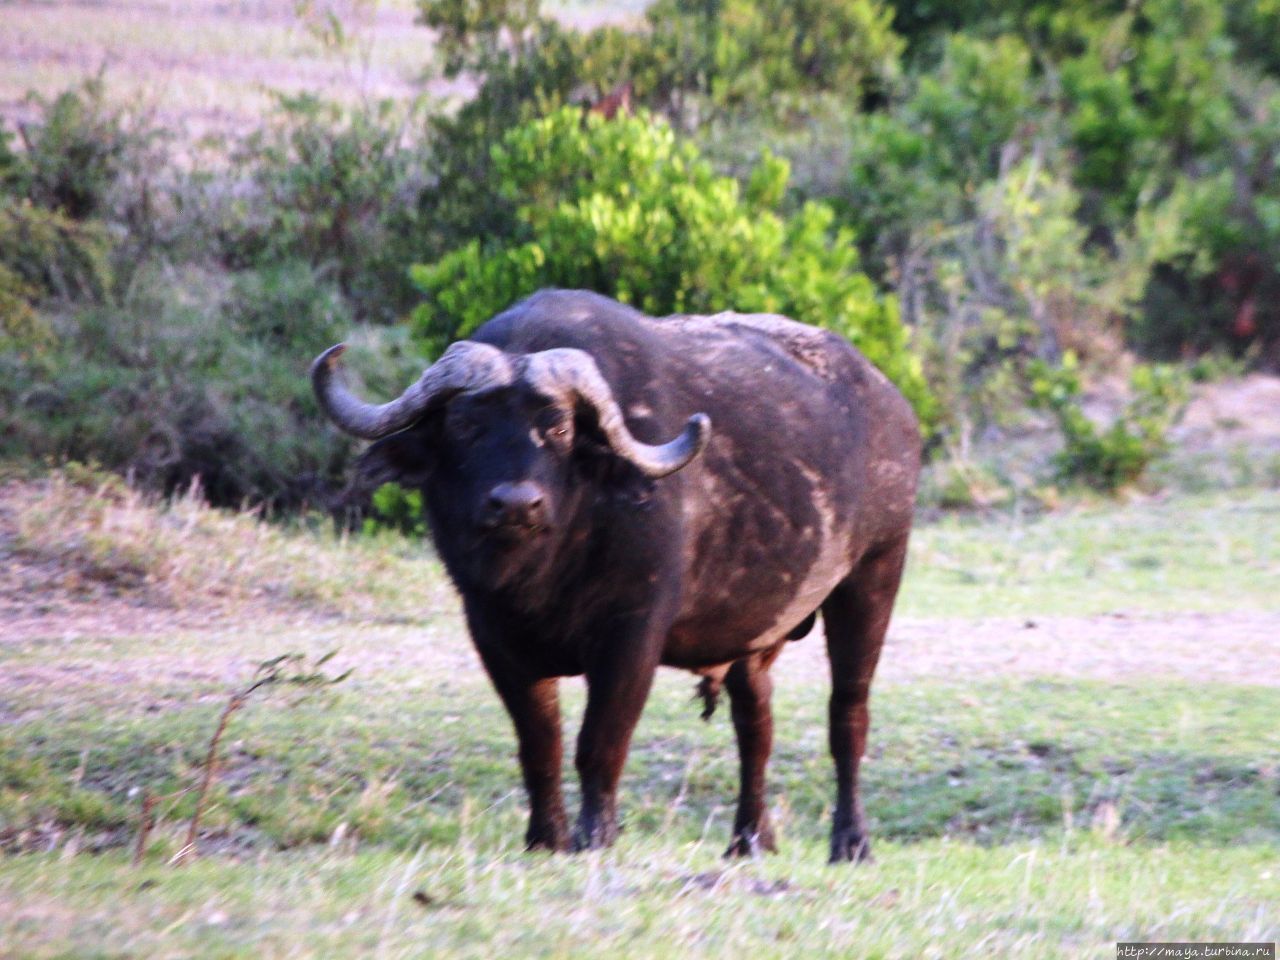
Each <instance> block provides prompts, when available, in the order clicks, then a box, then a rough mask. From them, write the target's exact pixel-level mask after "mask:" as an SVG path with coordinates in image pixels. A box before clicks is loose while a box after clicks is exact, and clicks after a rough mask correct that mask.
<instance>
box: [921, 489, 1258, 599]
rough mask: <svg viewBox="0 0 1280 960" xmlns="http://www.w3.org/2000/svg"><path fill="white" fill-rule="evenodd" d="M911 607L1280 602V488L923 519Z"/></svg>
mask: <svg viewBox="0 0 1280 960" xmlns="http://www.w3.org/2000/svg"><path fill="white" fill-rule="evenodd" d="M898 609H899V611H900V612H901V613H904V614H907V615H909V616H964V617H980V616H1027V615H1031V614H1041V615H1052V614H1074V615H1087V614H1097V613H1110V612H1116V611H1123V612H1142V613H1164V612H1191V611H1203V612H1223V611H1241V610H1258V611H1273V612H1275V611H1280V492H1277V491H1274V490H1265V491H1251V490H1244V491H1237V492H1226V493H1224V492H1215V493H1201V494H1195V495H1191V496H1181V497H1176V498H1171V499H1167V500H1151V501H1147V502H1139V503H1134V504H1132V505H1130V506H1128V507H1118V506H1117V505H1115V504H1111V503H1102V504H1094V505H1088V504H1085V505H1079V506H1073V507H1068V508H1066V509H1064V510H1063V511H1061V512H1058V513H1051V514H1047V515H1043V516H1033V517H1030V518H1025V519H1024V518H1019V517H1018V516H1017V515H1016V514H998V515H996V516H994V517H990V516H988V517H975V516H947V517H944V518H943V519H941V520H939V521H937V522H935V523H932V524H927V525H923V526H921V527H919V528H917V530H916V532H915V534H914V535H913V543H912V553H911V559H910V565H909V569H908V575H907V579H906V582H905V585H904V590H903V595H902V598H901V601H900V604H899V607H898Z"/></svg>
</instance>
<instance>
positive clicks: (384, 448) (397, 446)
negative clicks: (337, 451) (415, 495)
mask: <svg viewBox="0 0 1280 960" xmlns="http://www.w3.org/2000/svg"><path fill="white" fill-rule="evenodd" d="M434 447H435V444H433V443H432V442H431V437H430V436H428V430H427V429H426V428H423V427H420V426H415V427H411V428H410V429H408V430H402V431H400V432H399V433H393V434H391V436H389V437H383V438H382V439H381V440H378V441H377V442H375V443H373V444H372V445H371V446H370V447H369V449H367V450H365V452H364V453H362V454H361V455H360V456H359V458H358V459H357V460H356V480H355V484H356V485H357V486H360V487H363V488H366V489H369V490H375V489H377V488H378V487H380V486H382V485H383V484H384V483H391V482H393V481H394V482H396V483H399V484H401V485H402V486H406V487H412V486H417V485H419V484H420V483H422V482H423V481H425V480H426V478H427V475H428V474H429V473H430V472H431V468H432V465H433V464H434V462H435V457H434Z"/></svg>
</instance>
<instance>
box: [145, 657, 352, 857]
mask: <svg viewBox="0 0 1280 960" xmlns="http://www.w3.org/2000/svg"><path fill="white" fill-rule="evenodd" d="M337 652H338V651H337V650H332V651H330V652H329V653H326V654H325V655H324V656H322V657H320V658H319V659H318V660H316V662H315V664H314V665H313V667H312V669H311V670H309V671H308V670H306V669H305V667H306V659H307V658H306V656H305V655H304V654H301V653H286V654H282V655H281V656H278V657H273V658H272V659H270V660H264V661H263V662H262V663H260V664H258V669H257V670H256V671H255V672H254V675H253V680H252V681H250V682H249V684H248V685H246V686H245V687H243V688H241V689H240V690H236V691H234V692H232V694H231V696H230V698H229V699H228V700H227V705H226V706H225V707H223V709H222V713H221V715H220V716H219V717H218V725H217V727H216V728H215V729H214V731H213V736H212V737H210V738H209V749H208V751H206V753H205V758H204V761H203V763H201V765H200V767H201V776H200V786H199V787H198V788H197V790H196V807H195V810H194V811H193V812H192V814H191V824H190V826H189V827H188V828H187V838H186V841H185V842H184V843H183V845H182V847H181V848H180V849H179V850H178V852H177V853H176V854H174V855H173V859H172V860H170V861H169V862H170V863H173V864H181V863H185V862H186V861H188V860H194V859H195V858H196V857H197V856H198V855H199V847H198V844H199V830H200V816H201V814H203V813H204V805H205V800H206V799H207V798H208V794H209V788H210V786H212V784H213V775H214V771H215V769H216V767H217V765H218V746H219V744H220V743H221V742H222V735H223V734H224V733H226V731H227V724H228V723H229V722H230V721H231V717H232V715H233V714H234V713H235V712H236V711H237V710H239V709H240V708H241V707H243V706H244V705H245V704H246V703H247V702H248V700H249V697H250V696H251V695H252V694H253V693H254V692H255V691H257V690H260V689H262V688H263V687H268V686H278V685H288V686H295V687H310V688H315V687H331V686H333V685H334V684H338V683H341V682H342V681H343V680H345V679H347V677H349V676H351V671H350V670H345V671H343V672H342V673H340V674H337V675H336V676H330V675H328V674H326V673H324V672H323V671H322V670H321V667H323V666H324V665H325V664H326V663H328V662H329V661H330V660H332V659H333V657H334V656H335V655H336V654H337ZM290 667H293V668H295V670H294V672H292V673H290V672H287V671H288V668H290ZM149 829H150V828H149V826H148V824H147V807H146V801H145V800H144V805H143V823H142V826H141V828H140V829H139V837H138V849H137V852H136V854H135V859H134V862H135V863H136V862H138V859H140V858H141V855H142V854H141V851H142V844H143V842H144V841H145V837H146V833H147V832H148V830H149Z"/></svg>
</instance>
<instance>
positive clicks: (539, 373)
mask: <svg viewBox="0 0 1280 960" xmlns="http://www.w3.org/2000/svg"><path fill="white" fill-rule="evenodd" d="M524 364H525V369H524V377H525V379H526V380H527V381H528V382H529V384H530V385H531V386H532V387H534V388H535V389H537V390H539V391H541V392H543V393H546V394H549V395H555V394H557V393H562V392H570V393H573V394H576V395H577V396H578V397H579V398H580V399H581V400H583V401H584V402H585V403H588V404H590V405H591V406H592V407H594V408H595V411H596V417H597V419H598V420H599V423H600V430H601V432H602V433H603V434H604V435H605V437H606V438H607V439H608V441H609V446H610V447H612V448H613V452H614V453H616V454H617V455H618V456H620V457H622V458H623V459H624V460H627V461H630V462H631V463H632V464H633V465H634V466H635V467H636V468H637V469H638V470H639V471H640V472H641V473H643V474H645V476H648V477H653V478H655V479H656V478H658V477H665V476H667V475H668V474H671V473H675V472H676V471H677V470H679V469H680V468H681V467H684V466H685V465H686V464H688V463H689V461H691V460H692V459H693V458H694V457H696V456H697V455H698V454H699V453H701V452H702V448H703V447H705V446H706V445H707V440H709V439H710V437H711V418H710V417H708V416H707V415H706V414H705V413H695V414H694V415H693V416H692V417H690V418H689V422H688V423H687V424H685V428H684V430H683V431H681V433H680V436H678V437H676V438H675V439H674V440H671V441H669V442H668V443H663V444H659V445H657V446H653V445H651V444H647V443H642V442H640V441H639V440H637V439H636V438H635V437H634V436H632V435H631V431H630V430H628V429H627V425H626V422H625V421H624V420H623V418H622V411H621V410H619V409H618V404H617V401H616V400H614V398H613V390H612V389H611V388H610V387H609V384H608V383H607V382H606V381H605V379H604V377H603V376H601V374H600V368H599V367H597V366H596V362H595V360H593V359H592V357H591V354H589V353H586V352H585V351H583V350H574V349H568V348H560V349H555V350H543V351H541V352H539V353H534V354H530V355H529V356H527V357H526V358H525V360H524Z"/></svg>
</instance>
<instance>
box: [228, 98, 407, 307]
mask: <svg viewBox="0 0 1280 960" xmlns="http://www.w3.org/2000/svg"><path fill="white" fill-rule="evenodd" d="M417 113H418V107H417V105H414V104H410V105H407V106H400V105H396V104H393V103H391V102H390V101H385V100H384V101H379V102H377V103H373V104H361V105H357V106H350V107H348V106H342V105H339V104H336V103H332V102H329V101H325V100H321V99H319V98H317V97H315V96H312V95H310V94H302V95H299V96H293V97H290V96H283V95H282V96H280V97H279V100H278V110H277V111H276V113H275V114H274V115H273V116H272V117H271V118H270V119H269V121H268V122H267V123H266V124H264V126H263V127H262V128H261V129H259V130H255V131H253V132H252V133H251V134H250V135H249V136H247V137H246V138H245V140H244V141H243V142H242V143H241V144H240V145H239V146H238V148H237V149H236V151H235V153H234V157H233V161H234V163H235V165H236V168H237V169H238V170H239V171H240V172H241V173H242V174H243V176H244V177H245V178H246V179H247V180H248V181H249V182H250V183H251V184H252V186H251V188H250V189H249V190H247V191H242V192H241V193H239V194H238V195H235V196H233V198H232V199H231V200H230V202H229V204H228V208H227V209H226V210H225V212H224V214H223V217H222V222H221V224H220V230H221V233H222V244H221V245H222V249H223V255H224V257H226V259H227V260H228V262H229V263H230V264H231V265H232V266H237V267H243V266H259V265H270V264H275V263H280V262H287V261H290V260H295V259H299V258H301V259H304V260H306V261H307V262H308V263H310V264H311V265H312V266H314V267H316V268H318V269H321V270H323V271H325V272H329V273H331V274H332V275H333V276H334V278H335V279H336V281H337V284H338V287H339V289H340V290H341V291H342V292H343V294H344V295H345V296H346V297H347V298H348V299H349V300H350V301H351V303H352V304H353V305H354V306H355V307H356V310H357V312H358V313H359V314H361V315H362V316H367V317H371V318H374V319H379V320H389V319H394V318H395V317H396V315H397V312H398V310H399V309H400V308H403V307H404V306H405V305H406V304H407V302H408V299H409V297H410V294H411V288H410V286H409V284H408V280H407V278H406V276H405V272H404V263H405V261H407V260H408V259H409V258H410V257H411V256H412V254H411V253H410V251H411V250H412V249H413V248H414V246H415V243H416V234H417V232H418V228H417V226H416V223H417V220H416V217H415V207H414V198H415V197H416V195H417V194H418V192H419V191H420V190H421V189H422V186H423V178H424V176H425V173H424V171H423V162H424V161H423V157H422V153H421V151H420V150H419V149H418V147H417V145H416V143H415V139H414V137H413V136H411V134H410V131H411V129H412V123H413V121H414V119H415V117H416V115H417Z"/></svg>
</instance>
